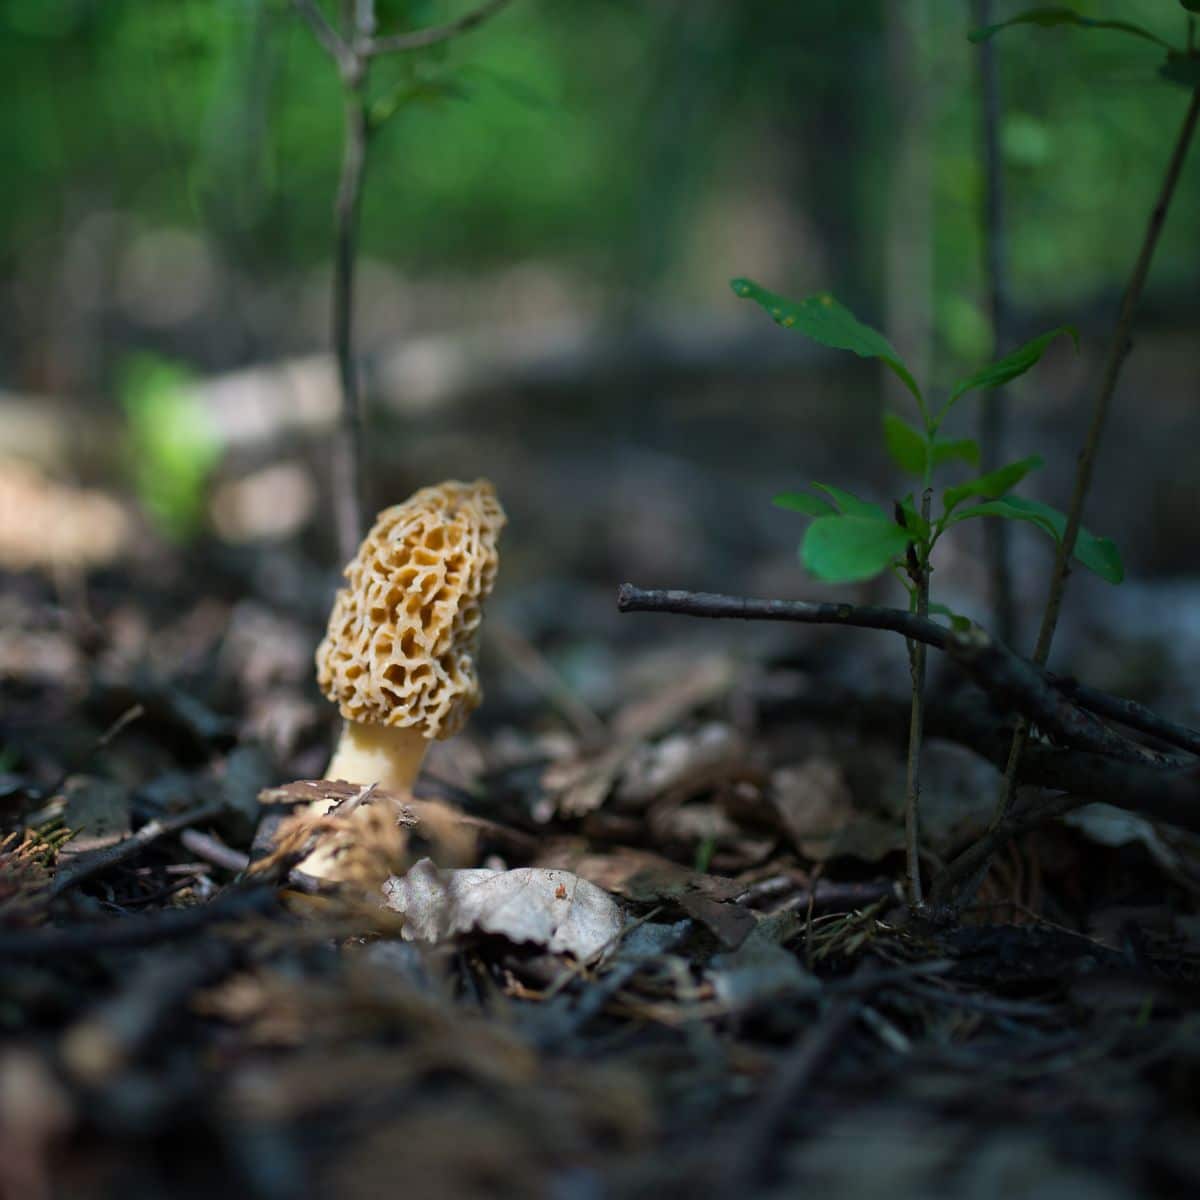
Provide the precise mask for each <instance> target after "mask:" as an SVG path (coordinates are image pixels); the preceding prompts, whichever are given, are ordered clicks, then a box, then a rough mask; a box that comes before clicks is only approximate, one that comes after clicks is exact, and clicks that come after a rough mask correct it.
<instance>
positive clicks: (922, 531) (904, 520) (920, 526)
mask: <svg viewBox="0 0 1200 1200" xmlns="http://www.w3.org/2000/svg"><path fill="white" fill-rule="evenodd" d="M897 506H898V508H899V510H900V512H899V515H898V517H897V520H898V521H900V523H901V524H902V525H903V526H904V528H905V529H907V530H908V531H909V532H910V533H912V534H913V535H914V536H913V540H914V541H918V542H923V541H925V540H926V539H927V538H928V537H929V535H930V533H932V532H933V531H932V530H931V529H930V528H929V522H928V521H927V520H925V518H924V517H923V516H921V514H920V512H918V511H917V506H916V503H915V501H914V500H913V496H912V492H909V494H908V495H907V496H905V497H904V499H903V500H899V501H897Z"/></svg>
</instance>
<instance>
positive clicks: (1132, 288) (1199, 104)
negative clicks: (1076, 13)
mask: <svg viewBox="0 0 1200 1200" xmlns="http://www.w3.org/2000/svg"><path fill="white" fill-rule="evenodd" d="M1198 116H1200V87H1198V88H1196V89H1195V90H1194V91H1193V92H1192V99H1191V103H1190V104H1189V105H1188V109H1187V113H1186V115H1185V117H1184V120H1183V126H1182V128H1181V129H1180V131H1179V136H1178V138H1177V139H1176V141H1175V149H1174V151H1173V152H1172V154H1171V159H1170V162H1169V163H1168V164H1167V172H1166V176H1165V177H1164V179H1163V185H1162V188H1161V190H1160V191H1159V195H1158V199H1157V201H1156V202H1155V205H1154V209H1153V211H1152V212H1151V214H1150V221H1149V224H1148V225H1147V227H1146V234H1145V237H1144V238H1143V239H1142V248H1141V251H1140V252H1139V254H1138V257H1137V261H1136V262H1135V263H1134V267H1133V274H1132V275H1131V276H1130V279H1129V286H1128V287H1127V288H1126V289H1125V296H1124V298H1123V300H1122V302H1121V313H1120V316H1119V317H1118V319H1117V327H1116V330H1115V331H1114V333H1113V337H1112V341H1111V342H1110V344H1109V347H1108V358H1107V360H1106V361H1105V364H1104V375H1103V377H1102V380H1101V384H1100V391H1099V392H1098V393H1097V396H1096V404H1095V407H1094V408H1093V410H1092V421H1091V425H1090V426H1089V428H1088V433H1087V439H1086V440H1085V442H1084V445H1083V451H1082V453H1081V454H1080V456H1079V466H1078V468H1077V470H1076V473H1075V488H1074V491H1073V492H1072V495H1071V507H1070V509H1069V510H1068V513H1067V526H1066V529H1065V530H1064V532H1063V536H1062V541H1061V542H1060V543H1059V546H1058V556H1057V558H1056V559H1055V561H1054V572H1053V574H1052V575H1051V577H1050V590H1049V594H1048V595H1047V597H1046V608H1045V611H1044V613H1043V615H1042V626H1041V629H1040V630H1039V632H1038V639H1037V645H1036V646H1035V647H1034V651H1033V661H1034V662H1035V663H1036V664H1037V665H1038V666H1043V665H1045V662H1046V660H1047V659H1048V658H1049V656H1050V647H1051V644H1052V643H1053V641H1054V633H1055V630H1056V629H1057V627H1058V617H1059V613H1060V611H1061V609H1062V598H1063V592H1064V591H1065V590H1066V586H1067V575H1068V573H1069V568H1070V562H1071V555H1072V554H1074V553H1075V542H1076V539H1077V538H1078V536H1079V526H1080V524H1081V522H1082V520H1083V507H1084V503H1085V502H1086V500H1087V494H1088V489H1089V488H1090V486H1091V482H1092V471H1093V469H1094V467H1095V463H1096V454H1097V452H1098V451H1099V449H1100V440H1101V437H1102V436H1103V434H1104V424H1105V421H1106V419H1107V417H1108V409H1109V406H1110V404H1111V402H1112V397H1113V393H1114V392H1115V391H1116V389H1117V380H1118V379H1119V378H1120V375H1121V367H1122V365H1123V364H1124V362H1125V358H1126V355H1127V354H1128V352H1129V348H1130V335H1131V334H1132V332H1133V322H1134V318H1135V317H1136V315H1137V309H1138V304H1139V303H1140V301H1141V298H1142V292H1143V290H1144V288H1145V286H1146V276H1147V275H1148V274H1149V271H1150V263H1151V261H1152V260H1153V258H1154V251H1155V249H1156V247H1157V246H1158V239H1159V235H1160V234H1161V233H1162V228H1163V224H1164V222H1165V221H1166V216H1167V210H1168V208H1169V207H1170V205H1171V198H1172V197H1173V196H1174V194H1175V186H1176V184H1177V183H1178V182H1179V176H1180V173H1181V172H1182V170H1183V163H1184V159H1185V158H1186V157H1187V152H1188V147H1189V146H1190V145H1191V141H1192V136H1193V134H1194V133H1195V131H1196V120H1197V117H1198ZM1028 739H1029V723H1028V721H1021V722H1020V723H1018V725H1017V728H1016V730H1015V731H1014V733H1013V741H1012V749H1011V752H1010V754H1009V760H1008V767H1007V769H1006V770H1005V772H1004V779H1003V781H1002V783H1001V788H1000V796H999V800H998V802H997V805H996V812H995V816H994V818H993V825H998V824H999V823H1000V822H1001V821H1003V820H1004V818H1005V817H1007V816H1008V813H1009V810H1010V809H1011V807H1012V798H1013V791H1014V788H1015V785H1016V777H1017V769H1018V767H1019V765H1020V761H1021V753H1022V751H1023V750H1024V749H1025V743H1026V742H1027V741H1028Z"/></svg>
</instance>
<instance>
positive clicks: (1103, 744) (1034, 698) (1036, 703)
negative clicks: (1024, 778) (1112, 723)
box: [946, 629, 1171, 766]
mask: <svg viewBox="0 0 1200 1200" xmlns="http://www.w3.org/2000/svg"><path fill="white" fill-rule="evenodd" d="M946 651H947V653H948V654H949V656H950V658H951V659H952V660H953V661H954V662H955V663H956V664H957V665H958V666H959V667H961V668H962V669H963V671H964V672H965V673H966V674H967V675H968V676H970V678H971V679H973V680H974V681H975V683H977V684H978V685H979V686H980V687H981V688H983V690H984V691H985V692H987V693H988V695H990V696H992V697H994V698H995V699H996V700H998V701H999V702H1000V703H1001V704H1002V705H1003V706H1004V707H1006V708H1011V709H1013V710H1014V711H1016V712H1019V713H1022V714H1024V715H1025V716H1027V717H1029V718H1030V719H1031V720H1032V721H1033V722H1034V723H1035V724H1036V725H1037V726H1038V728H1040V729H1041V730H1042V731H1043V732H1045V733H1048V734H1052V735H1053V736H1054V737H1055V738H1057V739H1058V740H1059V741H1061V742H1064V743H1066V744H1067V745H1069V746H1074V747H1075V748H1076V749H1079V750H1088V751H1090V752H1092V753H1094V754H1105V755H1108V756H1109V757H1111V758H1116V759H1120V760H1121V761H1122V762H1134V763H1145V764H1149V765H1153V766H1161V765H1164V764H1165V763H1167V762H1170V761H1171V760H1169V759H1165V757H1164V756H1163V755H1160V754H1158V753H1157V752H1156V751H1154V750H1150V749H1148V748H1147V747H1145V746H1141V745H1138V744H1137V743H1136V742H1131V741H1129V739H1128V738H1124V737H1122V736H1121V735H1120V734H1119V733H1116V732H1114V731H1113V730H1111V729H1109V727H1108V726H1107V725H1105V724H1103V723H1102V722H1101V721H1099V720H1097V718H1096V717H1094V716H1093V715H1092V714H1091V713H1089V712H1086V711H1084V710H1083V709H1082V708H1080V707H1078V706H1077V705H1076V704H1074V703H1072V702H1071V700H1069V699H1068V698H1067V697H1066V696H1065V695H1063V693H1062V692H1060V691H1059V690H1058V689H1057V688H1056V687H1055V686H1054V684H1053V683H1052V682H1051V681H1050V680H1049V679H1048V678H1047V676H1046V673H1045V672H1044V671H1042V670H1040V669H1039V668H1038V667H1036V666H1035V665H1034V664H1033V663H1031V662H1029V661H1028V660H1027V659H1024V658H1020V657H1018V656H1017V655H1016V654H1014V653H1013V652H1012V651H1011V650H1009V649H1008V647H1006V646H1004V645H1002V644H1001V643H1000V642H997V641H994V640H993V639H992V638H991V637H990V636H989V635H988V634H987V633H986V632H985V631H984V630H982V629H972V630H971V631H970V632H968V633H955V634H952V635H951V636H950V638H949V639H948V641H947V643H946Z"/></svg>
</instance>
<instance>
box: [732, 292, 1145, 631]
mask: <svg viewBox="0 0 1200 1200" xmlns="http://www.w3.org/2000/svg"><path fill="white" fill-rule="evenodd" d="M733 290H734V291H735V292H736V293H737V294H738V295H739V296H742V297H744V298H745V299H748V300H754V301H755V302H756V303H758V304H759V305H761V306H762V308H764V309H765V310H766V311H767V313H769V314H770V316H771V318H772V319H773V320H774V321H775V323H776V324H777V325H782V326H783V327H784V328H785V329H795V330H797V331H798V332H800V333H803V334H804V335H805V336H807V337H810V338H812V339H813V340H814V341H817V342H820V343H821V344H822V345H824V346H831V347H833V348H835V349H838V350H849V351H851V352H852V353H854V354H857V355H859V356H860V357H862V358H878V359H880V360H881V361H882V362H884V363H885V364H886V365H887V366H888V367H890V368H891V370H892V371H894V372H895V374H896V375H897V376H898V377H899V379H900V381H901V382H902V383H903V384H904V386H905V387H906V388H907V389H908V391H909V392H910V393H911V394H912V397H913V399H914V401H915V403H916V409H917V413H918V416H919V419H920V423H919V424H918V425H913V424H911V423H910V422H909V421H907V420H905V418H904V417H902V416H900V415H899V414H898V413H895V412H885V413H884V415H883V437H884V441H885V443H886V445H887V449H888V453H889V454H890V455H891V458H892V460H893V461H894V462H895V464H896V465H897V466H898V467H899V468H900V469H901V470H902V471H903V472H905V473H906V474H908V475H912V476H915V477H916V478H917V479H919V480H920V487H921V493H920V496H921V499H920V500H918V499H916V498H915V497H914V495H913V493H912V492H909V493H907V494H906V495H905V496H903V497H902V498H900V499H897V500H896V501H894V502H893V504H892V506H891V511H890V512H888V511H887V510H885V509H884V508H883V507H881V506H880V505H878V504H872V503H869V502H867V501H864V500H860V499H859V498H858V497H857V496H854V495H852V494H851V493H850V492H847V491H843V490H842V489H841V488H836V487H833V486H831V485H829V484H824V483H813V484H812V485H811V487H812V489H813V490H814V491H817V492H820V493H822V495H820V496H817V495H814V494H813V493H812V492H811V491H806V492H785V493H783V494H782V495H779V496H776V497H775V500H774V503H775V504H776V505H777V506H778V507H780V508H786V509H790V510H792V511H794V512H800V513H803V514H804V515H806V516H809V517H812V518H813V521H812V523H811V524H810V525H809V527H808V530H807V532H806V533H805V535H804V540H803V541H802V542H801V545H800V558H801V561H802V562H803V563H804V566H805V567H806V568H807V569H808V570H809V571H810V572H811V573H812V574H813V575H815V576H816V577H817V578H818V579H821V580H824V581H825V582H827V583H853V582H857V581H860V580H865V579H871V578H873V577H874V576H876V575H879V574H881V573H882V572H884V571H887V570H891V571H894V572H895V573H896V575H897V576H898V578H899V579H900V580H901V582H902V583H903V584H904V586H905V587H906V589H907V590H908V592H909V597H910V601H911V602H912V603H913V604H914V605H915V603H916V600H917V595H916V593H917V589H918V586H919V584H918V577H919V576H922V575H927V574H928V571H929V567H930V558H931V556H932V553H933V550H934V547H935V546H936V545H937V543H938V541H939V540H940V539H941V538H942V536H943V535H944V534H945V533H947V532H948V531H949V530H950V529H952V528H953V527H954V526H956V525H961V524H962V523H963V522H964V521H970V520H974V519H976V518H980V517H998V518H1001V519H1003V520H1010V521H1026V522H1028V523H1030V524H1031V525H1033V526H1035V527H1036V528H1038V529H1040V530H1042V531H1043V532H1044V533H1046V534H1047V535H1048V536H1050V537H1051V538H1053V539H1054V540H1055V541H1056V542H1058V541H1059V540H1061V538H1062V536H1063V531H1064V529H1065V528H1066V521H1067V518H1066V515H1065V514H1064V513H1061V512H1059V511H1058V510H1057V509H1055V508H1051V507H1050V505H1048V504H1042V503H1040V502H1039V501H1036V500H1029V499H1026V498H1025V497H1022V496H1015V495H1012V489H1013V488H1015V487H1016V486H1017V485H1018V484H1019V483H1020V482H1021V481H1022V480H1023V479H1024V478H1025V477H1026V475H1028V474H1029V473H1030V472H1031V471H1034V470H1036V469H1037V468H1038V467H1040V466H1042V460H1041V459H1040V458H1039V457H1037V456H1036V455H1035V456H1033V457H1030V458H1022V459H1020V460H1018V461H1016V462H1011V463H1009V464H1008V465H1007V466H1003V467H1000V468H998V469H997V470H995V471H989V472H988V473H987V474H986V475H978V476H976V477H974V478H971V479H968V480H966V481H965V482H963V483H958V484H954V485H952V486H948V487H946V488H944V489H943V490H942V494H941V512H940V513H939V514H938V515H937V516H936V517H931V515H930V512H929V509H930V500H931V497H930V496H928V495H927V493H929V492H930V490H931V488H932V486H933V479H934V473H935V472H936V471H937V470H938V468H940V467H943V466H945V465H946V464H947V463H950V462H955V461H958V462H962V463H965V464H967V465H968V466H974V467H978V465H979V461H980V447H979V443H978V442H976V441H975V440H973V439H970V438H964V439H950V438H946V437H944V436H943V434H942V426H943V423H944V422H945V419H946V416H947V415H948V414H949V412H950V410H951V409H952V408H953V407H954V406H955V405H956V404H957V403H958V402H959V400H961V399H962V398H963V397H964V396H965V395H967V393H969V392H974V391H982V390H990V389H995V388H998V387H1001V386H1003V385H1004V384H1006V383H1008V382H1009V381H1010V380H1013V379H1016V378H1017V377H1018V376H1019V375H1023V374H1024V373H1025V372H1026V371H1028V370H1029V369H1030V368H1031V367H1033V366H1034V365H1035V364H1036V363H1037V362H1038V360H1039V359H1040V358H1041V357H1042V355H1043V354H1044V353H1045V351H1046V348H1047V347H1048V346H1049V345H1050V343H1051V342H1053V341H1054V340H1055V339H1056V338H1059V337H1064V336H1065V337H1070V338H1071V339H1072V340H1073V341H1076V343H1077V342H1078V336H1077V334H1076V332H1075V330H1074V329H1072V328H1070V327H1069V326H1063V327H1061V328H1059V329H1053V330H1051V331H1050V332H1049V333H1044V334H1042V335H1041V336H1040V337H1036V338H1034V339H1033V340H1032V341H1030V342H1026V343H1025V345H1023V346H1021V347H1020V348H1018V349H1017V350H1014V351H1013V352H1012V353H1011V354H1009V355H1007V356H1006V357H1004V358H1002V359H1000V360H999V361H998V362H994V363H992V364H991V365H990V366H986V367H984V368H982V369H981V370H979V371H977V372H975V373H974V374H973V375H969V376H967V377H966V378H965V379H962V380H959V382H958V383H956V384H955V385H954V387H953V388H952V389H951V390H950V394H949V395H948V396H947V398H946V399H945V400H944V401H943V402H942V404H941V405H940V406H934V405H931V404H930V402H929V401H928V399H927V398H926V396H925V393H924V392H923V391H922V389H921V388H920V387H919V386H918V384H917V381H916V380H915V379H914V378H913V376H912V373H911V372H910V371H909V369H908V368H907V367H906V366H905V365H904V362H903V361H902V360H901V358H900V356H899V354H898V353H897V352H896V350H895V349H894V348H893V347H892V345H891V343H889V342H888V340H887V339H886V338H885V337H884V336H883V334H881V333H879V332H878V331H877V330H874V329H872V328H871V327H870V326H869V325H864V324H862V322H861V321H859V320H858V319H857V318H856V317H855V316H854V314H853V313H851V312H850V311H849V309H847V308H844V307H843V306H842V305H841V304H839V303H838V302H837V301H836V300H835V299H834V298H833V297H832V296H829V295H818V296H810V297H809V298H808V299H806V300H801V301H799V302H792V301H789V300H785V299H783V297H781V296H777V295H775V294H774V293H773V292H769V291H767V289H766V288H763V287H760V286H759V285H758V284H756V283H753V282H752V281H750V280H748V279H735V280H734V281H733ZM971 501H973V502H974V503H969V502H971ZM1075 556H1076V558H1077V559H1078V560H1079V561H1080V562H1081V563H1082V564H1083V565H1084V566H1085V567H1087V568H1088V570H1090V571H1094V572H1095V573H1096V574H1097V575H1099V576H1100V577H1101V578H1102V579H1105V580H1107V581H1108V582H1109V583H1120V582H1121V580H1122V578H1123V577H1124V569H1123V567H1122V565H1121V556H1120V554H1119V553H1118V552H1117V548H1116V546H1115V545H1113V543H1112V542H1111V541H1110V540H1109V539H1108V538H1103V537H1097V536H1096V535H1094V534H1092V533H1089V532H1088V531H1087V530H1081V531H1080V534H1079V538H1078V541H1077V542H1076V545H1075ZM935 611H936V610H935ZM941 611H943V612H944V611H945V610H941Z"/></svg>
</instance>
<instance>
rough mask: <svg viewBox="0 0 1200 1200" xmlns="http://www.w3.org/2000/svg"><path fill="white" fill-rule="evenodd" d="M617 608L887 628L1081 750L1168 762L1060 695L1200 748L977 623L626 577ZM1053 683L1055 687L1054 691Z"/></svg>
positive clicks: (1198, 740) (1194, 736)
mask: <svg viewBox="0 0 1200 1200" xmlns="http://www.w3.org/2000/svg"><path fill="white" fill-rule="evenodd" d="M617 608H618V609H619V610H620V611H621V612H663V613H678V614H680V615H683V616H689V617H711V618H715V619H735V620H742V621H795V622H799V623H801V624H806V625H843V626H847V627H853V628H856V629H883V630H887V631H889V632H891V633H898V634H901V635H902V636H903V637H906V638H908V639H909V640H911V641H917V642H923V643H924V644H925V645H927V646H932V647H934V649H937V650H944V651H947V652H949V653H950V654H951V657H956V658H957V659H958V660H959V661H960V662H961V663H962V665H964V666H968V664H969V669H968V673H970V674H972V677H973V678H976V682H978V683H979V684H980V686H981V687H983V688H984V689H985V690H987V691H989V692H991V693H992V694H995V695H996V696H997V698H998V699H1003V700H1005V702H1011V703H1013V704H1014V707H1016V708H1018V709H1024V710H1025V711H1028V712H1029V714H1030V715H1031V716H1032V717H1033V719H1034V720H1035V721H1037V723H1038V724H1039V725H1040V726H1042V727H1043V728H1046V729H1048V730H1050V731H1053V732H1056V733H1057V734H1059V735H1060V736H1061V737H1062V738H1063V740H1064V741H1066V742H1068V743H1070V744H1078V745H1079V748H1080V749H1087V750H1091V751H1093V752H1095V753H1108V754H1112V755H1113V756H1114V757H1116V758H1118V759H1122V760H1124V761H1134V762H1147V763H1154V762H1160V763H1161V762H1162V761H1163V760H1162V759H1161V758H1158V759H1156V758H1155V757H1154V756H1153V752H1152V751H1149V750H1147V749H1146V748H1145V747H1138V746H1135V745H1134V743H1132V742H1128V741H1126V740H1125V739H1123V738H1120V737H1118V735H1116V734H1115V733H1113V732H1112V731H1111V730H1107V729H1105V727H1104V726H1102V725H1100V724H1099V723H1098V722H1096V723H1089V722H1087V721H1086V720H1085V719H1083V716H1082V714H1075V715H1073V714H1071V713H1068V712H1067V710H1066V709H1064V708H1063V707H1062V704H1061V699H1060V697H1061V698H1062V699H1065V700H1067V701H1070V702H1072V703H1073V704H1074V705H1075V706H1076V708H1079V709H1086V710H1087V711H1088V712H1092V713H1096V714H1098V715H1099V716H1104V717H1109V718H1111V719H1112V720H1115V721H1119V722H1121V724H1123V725H1125V726H1127V727H1128V728H1130V729H1136V730H1137V731H1138V732H1140V733H1145V734H1148V735H1150V736H1151V737H1154V738H1157V739H1158V740H1160V741H1162V742H1166V743H1167V744H1168V745H1171V746H1176V747H1178V748H1179V749H1182V750H1187V751H1188V752H1189V753H1191V754H1200V733H1198V732H1196V730H1194V729H1189V728H1187V726H1185V725H1180V724H1178V723H1177V722H1174V721H1170V720H1168V719H1167V718H1165V717H1162V716H1160V715H1159V714H1158V713H1155V712H1153V711H1152V710H1151V709H1148V708H1147V707H1146V706H1145V705H1142V704H1138V703H1137V702H1136V701H1134V700H1125V699H1122V698H1120V697H1118V696H1111V695H1109V694H1108V693H1107V692H1102V691H1100V690H1099V689H1098V688H1093V687H1088V686H1087V685H1085V684H1081V683H1079V682H1078V681H1077V680H1074V679H1071V678H1069V677H1067V676H1061V675H1055V674H1054V673H1053V672H1050V671H1047V670H1045V669H1044V668H1042V667H1038V666H1036V665H1034V664H1033V663H1031V662H1030V661H1029V660H1028V659H1025V658H1021V657H1020V656H1019V655H1016V654H1014V653H1013V652H1012V651H1011V650H1009V649H1008V648H1007V647H1006V646H1004V645H1003V644H1002V643H1000V642H997V641H995V640H994V639H993V638H991V637H990V636H988V635H987V634H986V633H985V632H984V631H983V630H978V629H977V630H973V631H972V632H971V633H969V634H965V635H964V634H952V632H951V631H950V630H948V629H946V628H945V627H944V626H942V625H939V624H938V623H937V622H936V621H932V620H929V619H928V618H923V617H918V616H916V615H915V614H913V613H909V612H905V611H904V610H902V609H898V608H882V607H877V606H873V605H854V604H841V603H838V604H829V603H824V604H821V603H811V602H809V601H805V600H759V599H754V598H752V597H748V596H726V595H721V594H719V593H715V592H686V591H678V590H658V589H645V588H639V587H636V586H634V585H633V584H632V583H624V584H622V585H621V587H620V588H619V589H618V592H617ZM980 637H983V638H987V643H986V648H985V647H984V645H983V643H981V642H979V641H978V639H979V638H980ZM1047 689H1052V690H1053V693H1057V694H1051V692H1050V691H1048V690H1047ZM1017 698H1019V699H1020V703H1017ZM1076 739H1079V740H1078V741H1076Z"/></svg>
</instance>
